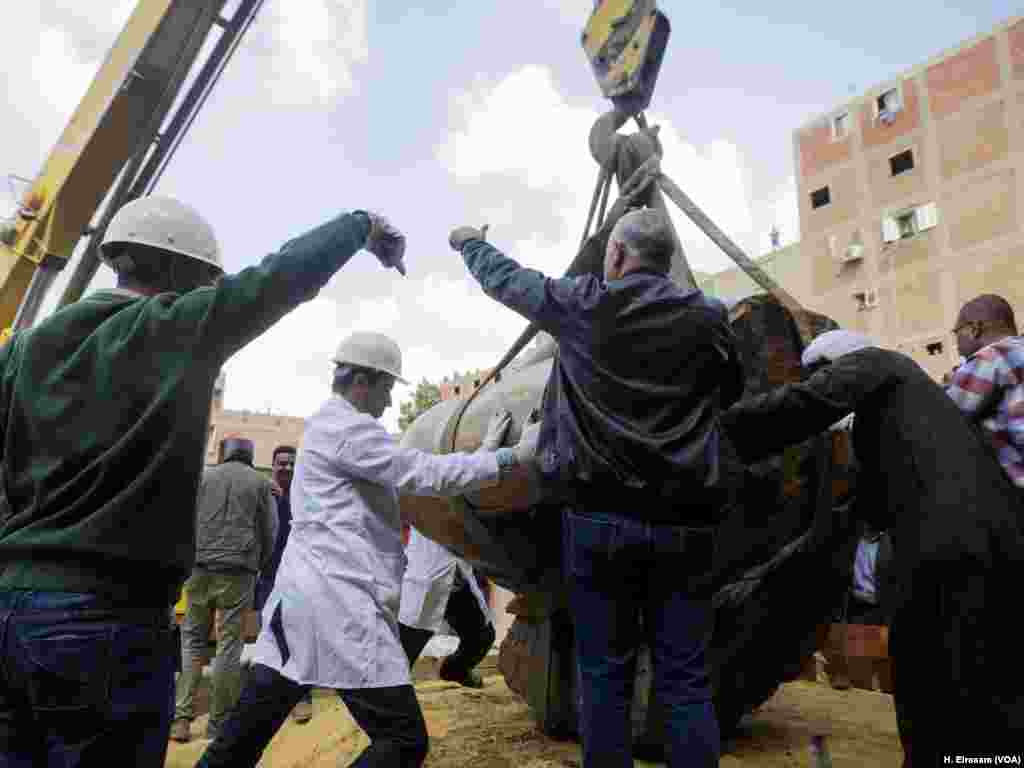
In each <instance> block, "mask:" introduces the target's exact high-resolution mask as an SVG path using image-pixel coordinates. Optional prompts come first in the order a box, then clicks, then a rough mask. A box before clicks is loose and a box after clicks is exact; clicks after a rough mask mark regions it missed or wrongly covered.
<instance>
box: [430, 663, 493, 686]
mask: <svg viewBox="0 0 1024 768" xmlns="http://www.w3.org/2000/svg"><path fill="white" fill-rule="evenodd" d="M438 677H440V678H441V679H442V680H447V681H448V682H450V683H458V684H459V685H461V686H463V687H464V688H483V687H484V679H483V678H482V677H481V676H480V673H479V672H477V671H476V670H475V669H471V670H469V671H468V672H466V673H465V674H462V675H460V676H458V677H456V676H454V675H452V674H451V673H450V672H446V671H445V668H444V665H443V664H442V665H441V669H440V670H439V671H438Z"/></svg>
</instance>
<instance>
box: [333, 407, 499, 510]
mask: <svg viewBox="0 0 1024 768" xmlns="http://www.w3.org/2000/svg"><path fill="white" fill-rule="evenodd" d="M501 450H502V451H509V450H510V449H507V448H505V449H501ZM498 456H499V454H498V453H496V452H490V451H477V452H476V453H449V454H445V455H442V456H436V455H434V454H431V453H426V452H424V451H417V450H415V449H413V448H406V447H403V446H401V445H400V444H399V442H398V439H397V438H395V437H392V436H391V435H389V434H388V432H387V431H386V430H385V429H384V427H383V426H381V424H380V423H379V422H377V421H376V420H375V419H372V418H370V417H367V418H365V419H361V420H359V421H358V422H357V423H355V424H353V425H352V426H351V427H350V428H348V429H346V430H345V437H344V441H343V442H342V444H341V445H339V446H338V448H337V452H336V454H335V460H336V461H337V463H338V464H339V465H340V468H341V469H342V471H344V472H345V473H346V474H350V475H353V476H355V477H358V478H360V479H362V480H366V481H367V482H370V483H375V484H377V485H383V486H388V487H393V488H395V489H397V490H398V491H401V492H403V493H409V494H412V495H414V496H457V495H459V494H461V493H465V492H467V491H474V490H477V489H479V488H486V487H488V486H491V485H495V484H497V482H498V480H499V476H500V474H499V466H498Z"/></svg>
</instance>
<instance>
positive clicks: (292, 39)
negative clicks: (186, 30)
mask: <svg viewBox="0 0 1024 768" xmlns="http://www.w3.org/2000/svg"><path fill="white" fill-rule="evenodd" d="M135 5H136V0H117V1H116V2H112V3H99V4H97V3H91V2H82V1H81V0H37V1H35V2H27V3H7V4H5V7H4V25H5V26H4V28H5V29H9V30H17V34H16V35H13V34H12V35H7V36H6V37H5V40H4V45H3V46H0V88H2V90H3V92H4V93H5V94H6V96H7V104H8V109H7V110H6V112H5V114H4V134H3V141H2V142H0V174H4V177H6V175H7V174H16V175H20V176H26V177H32V176H34V175H35V174H36V173H37V172H38V171H39V170H40V168H41V167H42V164H43V161H44V160H45V158H46V154H47V153H48V152H49V150H50V148H51V147H52V146H53V145H54V143H55V142H56V140H57V138H58V136H59V135H60V132H61V130H62V129H63V127H64V125H65V124H66V122H67V120H68V118H69V117H70V116H71V113H72V112H73V110H74V109H75V107H76V106H77V105H78V103H79V101H80V100H81V98H82V97H83V96H84V95H85V92H86V89H87V88H88V86H89V83H90V82H91V81H92V78H93V77H94V76H95V74H96V72H97V70H98V69H99V67H100V65H101V63H102V61H103V59H104V57H105V56H106V55H107V52H108V51H109V49H110V47H111V46H112V45H113V43H114V41H115V39H116V37H117V35H118V33H119V32H120V30H121V29H122V28H123V26H124V24H125V22H126V20H127V19H128V16H129V14H130V13H131V11H132V9H133V8H134V7H135ZM8 6H9V7H8ZM366 24H367V18H366V0H270V2H268V3H267V4H266V6H264V9H263V11H262V12H261V14H260V16H258V17H257V20H256V22H255V23H254V24H253V26H252V28H251V29H250V30H249V33H248V36H247V37H246V39H244V40H243V42H242V44H241V47H240V49H239V54H238V56H236V58H235V60H234V61H233V62H232V64H231V66H230V67H229V68H228V69H227V70H226V71H225V75H224V78H223V79H222V81H221V82H220V83H219V84H218V88H217V92H216V93H217V95H215V97H214V100H215V101H216V100H218V98H224V99H227V100H228V101H229V102H231V103H232V105H233V106H231V107H229V108H227V109H217V110H212V109H211V110H208V111H212V112H215V113H216V114H217V115H219V117H220V119H221V120H222V121H223V122H225V123H230V124H232V125H234V124H235V123H236V119H235V115H238V114H242V115H250V114H251V103H252V102H253V100H255V101H257V102H258V103H260V105H261V106H260V108H261V109H264V110H270V109H273V108H279V107H289V106H314V107H323V106H330V105H333V104H335V103H337V101H338V99H339V98H340V97H341V96H342V95H344V94H345V93H347V92H348V91H350V90H351V89H352V88H353V87H354V80H353V66H354V64H356V63H358V62H361V61H365V60H366V58H367V57H368V55H369V52H368V45H367V33H366ZM243 105H244V106H243ZM233 135H234V136H235V138H236V139H237V134H233ZM2 186H3V191H2V193H0V200H2V202H3V205H2V206H0V208H2V210H0V215H3V214H6V213H8V212H9V210H10V209H11V207H12V205H11V201H10V200H9V199H8V198H9V197H10V195H9V192H8V190H7V184H6V183H4V184H3V185H2Z"/></svg>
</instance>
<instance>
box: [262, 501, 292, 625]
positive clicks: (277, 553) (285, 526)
mask: <svg viewBox="0 0 1024 768" xmlns="http://www.w3.org/2000/svg"><path fill="white" fill-rule="evenodd" d="M275 501H276V502H277V541H275V542H274V551H273V552H272V553H271V555H270V560H269V561H268V562H267V564H266V565H265V566H264V567H263V568H262V569H261V570H260V575H259V578H258V579H257V580H256V600H255V603H256V610H257V611H261V610H263V604H264V603H265V602H266V601H267V598H268V597H270V590H272V589H273V588H274V579H275V578H276V577H277V569H278V567H280V565H281V555H283V554H284V545H285V544H287V543H288V534H289V533H291V530H292V502H291V497H290V496H289V494H288V493H287V492H286V493H284V494H283V495H281V496H278V497H277V498H276V499H275Z"/></svg>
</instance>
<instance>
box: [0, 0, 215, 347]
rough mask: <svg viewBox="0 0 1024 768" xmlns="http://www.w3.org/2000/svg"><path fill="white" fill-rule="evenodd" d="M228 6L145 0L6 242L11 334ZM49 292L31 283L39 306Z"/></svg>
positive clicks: (143, 145)
mask: <svg viewBox="0 0 1024 768" xmlns="http://www.w3.org/2000/svg"><path fill="white" fill-rule="evenodd" d="M223 5H224V0H139V3H138V5H137V6H136V8H135V10H134V11H133V12H132V15H131V17H130V18H129V19H128V22H127V24H126V25H125V27H124V29H123V30H122V31H121V33H120V35H119V36H118V38H117V41H116V42H115V44H114V46H113V48H111V50H110V51H109V53H108V54H107V58H106V60H105V61H104V62H103V65H102V67H101V68H100V70H99V72H98V73H97V75H96V77H95V79H94V80H93V81H92V84H91V85H90V86H89V89H88V91H87V92H86V94H85V96H84V97H83V99H82V101H81V103H80V104H79V105H78V108H77V109H76V110H75V112H74V114H73V115H72V117H71V120H70V121H69V122H68V124H67V126H66V127H65V128H64V132H63V133H62V134H61V136H60V140H59V141H58V142H57V144H56V145H55V146H54V147H53V149H52V150H51V152H50V155H49V157H48V158H47V160H46V163H45V165H44V166H43V170H42V172H41V173H40V174H39V176H38V177H37V178H36V180H35V181H34V183H33V184H32V186H31V187H30V189H29V190H28V192H27V193H26V194H25V197H24V198H23V199H22V201H21V206H20V209H19V211H18V214H17V218H16V221H15V224H14V226H13V227H12V228H10V229H8V230H7V231H5V232H4V233H3V234H2V236H0V328H3V329H5V335H6V334H9V333H10V330H9V329H10V327H11V326H12V325H13V324H14V321H15V318H16V315H17V313H18V310H19V307H20V306H21V305H22V303H23V301H26V300H27V297H26V294H28V293H29V292H30V285H33V277H34V276H36V273H37V270H38V271H40V272H43V273H46V275H47V277H48V280H52V278H53V276H55V275H56V273H57V272H58V271H59V270H60V269H61V268H62V267H64V265H65V264H66V263H67V261H68V259H69V258H70V256H71V253H72V251H73V250H74V248H75V244H76V243H77V242H78V240H79V238H80V237H81V236H82V234H83V233H84V232H85V231H86V230H87V229H88V227H89V224H90V221H91V220H92V217H93V215H94V214H95V212H96V210H97V208H98V207H99V206H100V204H101V203H102V202H103V199H104V197H105V196H106V194H107V192H108V191H109V190H110V188H111V187H112V185H113V184H114V182H115V180H116V179H117V177H118V175H119V174H120V173H121V171H122V170H123V169H124V167H125V164H126V163H127V162H128V161H129V160H130V159H131V158H132V157H133V156H135V155H136V154H137V153H139V152H143V153H144V152H146V151H147V150H148V149H149V147H150V145H151V144H152V142H153V140H154V138H155V137H156V135H157V132H158V131H159V129H160V125H161V123H162V121H163V118H164V116H165V115H166V114H167V112H168V111H169V110H170V108H171V106H172V104H173V103H174V99H175V97H176V95H177V93H178V91H179V90H180V88H181V85H182V83H183V81H184V79H185V77H186V75H187V74H188V72H189V70H190V69H191V67H192V64H193V62H194V61H195V59H196V57H197V56H198V54H199V51H200V49H201V48H202V46H203V43H204V41H205V40H206V39H207V36H208V35H209V33H210V31H211V28H212V27H213V26H214V25H215V24H217V23H219V22H220V12H221V8H222V7H223ZM40 268H41V269H40ZM39 282H40V281H39V280H38V279H37V280H36V283H39ZM47 286H48V282H47V284H46V285H39V286H38V289H39V290H38V291H37V290H36V287H37V286H35V285H33V290H32V291H31V292H32V293H33V294H38V299H37V300H39V301H41V298H42V295H43V294H45V289H46V287H47Z"/></svg>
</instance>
